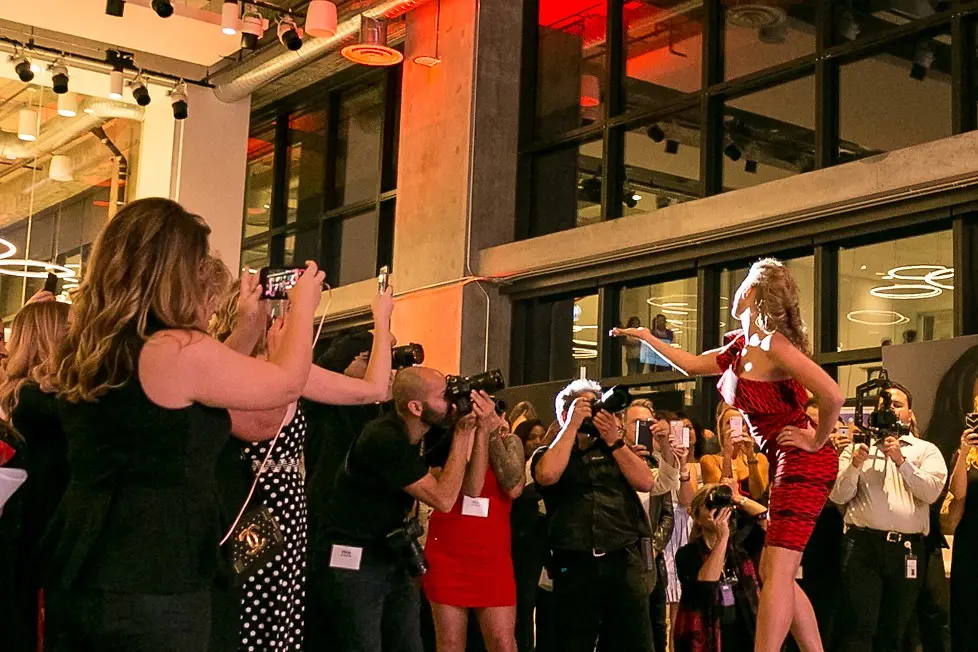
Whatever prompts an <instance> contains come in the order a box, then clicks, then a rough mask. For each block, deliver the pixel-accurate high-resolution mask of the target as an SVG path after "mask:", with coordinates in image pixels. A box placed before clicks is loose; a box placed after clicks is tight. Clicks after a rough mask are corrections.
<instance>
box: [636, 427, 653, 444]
mask: <svg viewBox="0 0 978 652" xmlns="http://www.w3.org/2000/svg"><path fill="white" fill-rule="evenodd" d="M635 444H636V445H638V446H645V448H647V449H648V450H652V422H651V421H636V422H635Z"/></svg>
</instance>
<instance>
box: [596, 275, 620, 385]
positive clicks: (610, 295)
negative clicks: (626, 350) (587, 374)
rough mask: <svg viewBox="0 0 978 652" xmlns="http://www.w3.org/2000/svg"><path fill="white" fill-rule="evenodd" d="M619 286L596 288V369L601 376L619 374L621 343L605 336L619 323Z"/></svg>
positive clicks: (607, 376) (608, 376)
mask: <svg viewBox="0 0 978 652" xmlns="http://www.w3.org/2000/svg"><path fill="white" fill-rule="evenodd" d="M620 306H621V286H618V285H611V286H608V287H603V288H600V289H599V290H598V333H597V338H598V369H599V372H600V374H601V377H602V378H610V377H617V376H621V375H623V374H622V369H621V354H620V351H621V344H620V342H619V341H618V340H617V339H612V338H610V337H607V333H608V331H609V330H611V328H613V327H615V326H618V325H619V323H618V322H619V321H620V320H619V318H618V311H619V307H620Z"/></svg>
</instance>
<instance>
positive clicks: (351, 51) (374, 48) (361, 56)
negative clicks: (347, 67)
mask: <svg viewBox="0 0 978 652" xmlns="http://www.w3.org/2000/svg"><path fill="white" fill-rule="evenodd" d="M340 53H341V54H342V55H343V56H344V57H345V58H347V59H349V60H350V61H352V62H353V63H361V64H363V65H365V66H396V65H397V64H399V63H401V62H402V61H404V55H403V54H401V53H400V52H399V51H397V50H395V49H394V48H391V47H387V46H386V45H375V44H367V43H355V44H353V45H348V46H346V47H345V48H343V50H341V52H340Z"/></svg>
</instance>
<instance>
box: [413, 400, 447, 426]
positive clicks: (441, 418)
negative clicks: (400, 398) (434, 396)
mask: <svg viewBox="0 0 978 652" xmlns="http://www.w3.org/2000/svg"><path fill="white" fill-rule="evenodd" d="M421 423H423V424H425V425H426V426H430V427H432V428H448V427H451V426H453V425H454V424H455V410H453V409H452V406H451V404H450V403H449V404H448V407H446V408H445V410H443V411H439V410H436V409H435V408H433V407H431V406H430V405H429V404H428V403H425V404H424V407H423V408H422V409H421Z"/></svg>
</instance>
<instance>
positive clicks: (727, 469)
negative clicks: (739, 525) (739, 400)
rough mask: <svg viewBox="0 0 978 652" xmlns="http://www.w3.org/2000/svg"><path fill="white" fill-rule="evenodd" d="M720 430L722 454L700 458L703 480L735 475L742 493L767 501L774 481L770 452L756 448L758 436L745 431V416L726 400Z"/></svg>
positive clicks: (719, 408) (720, 410)
mask: <svg viewBox="0 0 978 652" xmlns="http://www.w3.org/2000/svg"><path fill="white" fill-rule="evenodd" d="M717 413H718V414H717V432H719V433H720V448H721V450H722V451H723V452H722V454H721V455H704V456H703V458H702V459H701V460H700V465H701V468H702V470H703V482H705V483H714V482H720V481H721V480H723V479H725V478H732V479H733V480H735V481H736V482H737V485H738V486H739V487H740V493H742V494H743V495H745V496H747V497H749V498H752V499H754V500H758V501H763V499H764V495H765V494H766V493H767V489H768V485H769V483H770V478H769V473H770V465H769V464H768V459H767V456H766V455H765V454H764V453H759V452H757V451H756V450H755V447H754V440H753V439H751V438H750V437H749V436H747V435H746V434H745V433H744V416H743V415H742V414H741V413H740V410H738V409H737V408H735V407H731V406H730V405H727V404H726V403H722V402H721V403H719V404H718V405H717Z"/></svg>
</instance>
